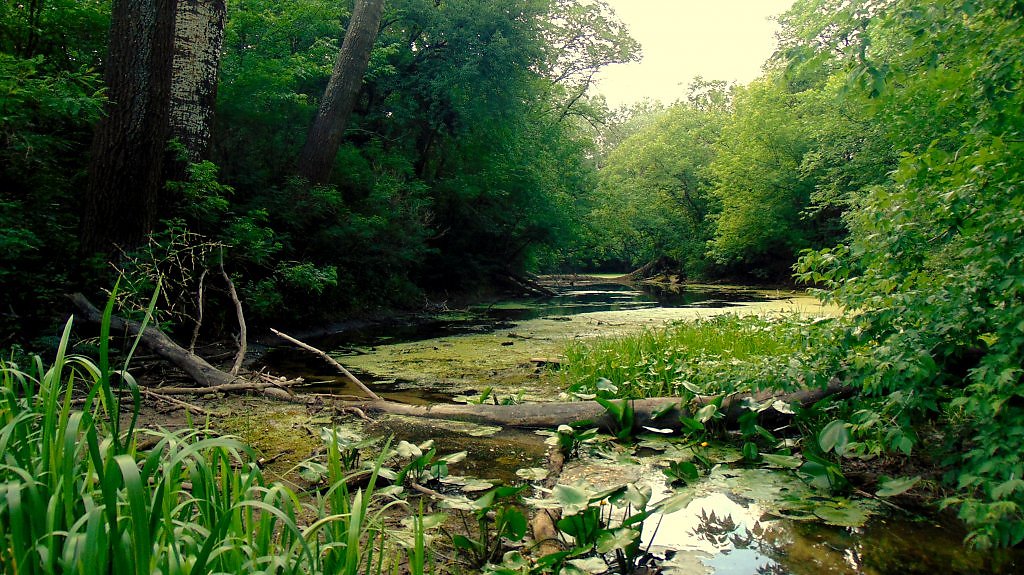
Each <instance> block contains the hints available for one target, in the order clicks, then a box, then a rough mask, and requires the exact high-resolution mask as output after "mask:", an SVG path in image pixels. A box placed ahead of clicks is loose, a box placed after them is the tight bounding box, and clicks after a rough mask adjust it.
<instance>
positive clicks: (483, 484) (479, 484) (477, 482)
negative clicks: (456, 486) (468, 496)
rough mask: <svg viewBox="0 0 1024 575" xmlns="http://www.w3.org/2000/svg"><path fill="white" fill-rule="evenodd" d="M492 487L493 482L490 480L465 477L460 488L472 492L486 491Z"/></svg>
mask: <svg viewBox="0 0 1024 575" xmlns="http://www.w3.org/2000/svg"><path fill="white" fill-rule="evenodd" d="M492 487H494V484H493V483H491V482H490V481H486V480H483V479H472V478H470V479H467V480H466V483H465V484H463V485H462V490H463V491H465V492H467V493H473V492H476V491H486V490H488V489H490V488H492Z"/></svg>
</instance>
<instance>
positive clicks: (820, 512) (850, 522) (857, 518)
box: [814, 502, 870, 527]
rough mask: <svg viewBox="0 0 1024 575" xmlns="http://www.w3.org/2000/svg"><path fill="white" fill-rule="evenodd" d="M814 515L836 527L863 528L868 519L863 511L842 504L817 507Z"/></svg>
mask: <svg viewBox="0 0 1024 575" xmlns="http://www.w3.org/2000/svg"><path fill="white" fill-rule="evenodd" d="M814 514H815V515H816V516H818V517H819V518H821V519H823V520H824V521H825V523H828V524H829V525H835V526H837V527H863V526H864V524H865V523H867V521H868V518H869V517H870V515H869V514H868V513H867V512H866V511H864V510H863V509H861V508H859V507H855V506H845V505H843V504H842V502H840V503H836V504H833V505H819V506H817V507H815V508H814Z"/></svg>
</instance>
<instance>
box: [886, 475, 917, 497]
mask: <svg viewBox="0 0 1024 575" xmlns="http://www.w3.org/2000/svg"><path fill="white" fill-rule="evenodd" d="M918 481H921V478H920V477H895V478H892V479H889V478H883V479H882V480H881V481H879V482H878V486H879V487H878V491H876V492H875V495H877V496H879V497H894V496H896V495H901V494H903V493H906V492H907V491H909V490H910V489H912V488H913V487H914V486H915V485H917V482H918Z"/></svg>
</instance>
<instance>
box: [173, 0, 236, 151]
mask: <svg viewBox="0 0 1024 575" xmlns="http://www.w3.org/2000/svg"><path fill="white" fill-rule="evenodd" d="M177 4H178V6H177V10H176V12H175V15H174V61H173V70H174V72H173V78H172V80H171V95H170V96H171V101H170V106H171V107H170V123H171V137H172V138H177V139H178V140H179V141H180V142H181V143H182V144H183V145H184V147H185V154H186V156H187V160H188V161H189V162H198V161H200V160H202V159H205V158H206V153H207V150H208V149H209V147H210V132H211V129H212V126H213V111H214V106H215V104H216V100H217V71H218V69H219V67H220V56H221V47H222V46H223V43H224V19H225V18H226V16H227V4H226V2H225V0H178V2H177Z"/></svg>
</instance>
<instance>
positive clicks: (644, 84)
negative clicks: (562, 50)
mask: <svg viewBox="0 0 1024 575" xmlns="http://www.w3.org/2000/svg"><path fill="white" fill-rule="evenodd" d="M605 1H606V2H607V3H608V5H609V6H611V7H612V8H613V9H614V10H615V13H616V14H617V15H618V17H619V19H621V20H622V21H623V22H625V23H626V26H627V27H628V28H629V31H630V34H631V35H632V36H633V38H636V40H637V41H638V42H640V44H641V47H642V49H643V60H642V61H641V62H639V63H630V64H614V65H611V66H608V67H606V68H605V69H604V70H602V71H601V72H600V74H598V78H599V83H598V84H597V86H596V89H595V90H594V91H595V92H596V93H600V94H604V96H605V97H606V98H607V99H608V104H609V105H610V106H611V107H612V108H616V107H618V106H620V105H623V104H632V103H634V102H637V101H639V100H642V99H644V98H645V97H646V98H650V99H652V100H661V101H662V102H664V103H666V104H668V103H671V102H674V101H675V100H677V99H679V98H683V97H685V96H686V90H687V87H688V86H689V85H690V82H691V81H692V80H693V78H694V77H696V76H703V77H704V79H705V80H726V81H736V82H739V83H741V84H745V83H747V82H750V81H751V80H753V79H755V78H757V77H758V76H760V75H761V64H763V63H764V61H765V60H767V59H768V57H769V56H771V55H772V52H774V51H775V32H776V30H777V28H778V26H777V25H776V23H775V22H774V21H769V17H771V16H777V15H779V14H781V13H783V12H785V11H786V10H788V9H789V7H790V6H792V5H793V2H794V0H605Z"/></svg>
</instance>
